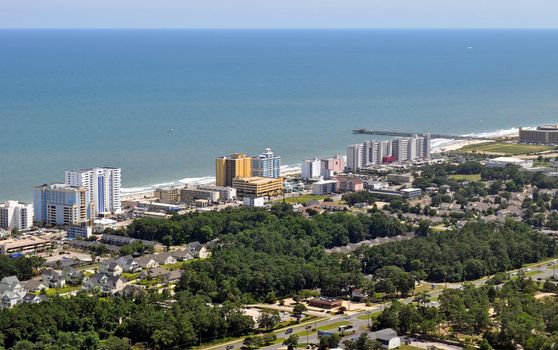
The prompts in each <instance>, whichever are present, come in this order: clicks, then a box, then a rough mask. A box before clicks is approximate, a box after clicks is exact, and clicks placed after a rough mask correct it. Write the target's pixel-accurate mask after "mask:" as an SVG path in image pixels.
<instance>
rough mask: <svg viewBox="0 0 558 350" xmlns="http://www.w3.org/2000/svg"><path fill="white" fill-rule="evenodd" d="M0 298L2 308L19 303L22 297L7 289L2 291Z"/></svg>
mask: <svg viewBox="0 0 558 350" xmlns="http://www.w3.org/2000/svg"><path fill="white" fill-rule="evenodd" d="M0 300H1V301H2V307H3V308H11V307H14V306H16V305H17V304H19V303H20V302H21V301H22V300H23V298H22V297H21V296H19V295H18V294H16V293H14V292H11V291H9V290H8V291H5V292H4V293H2V297H1V298H0Z"/></svg>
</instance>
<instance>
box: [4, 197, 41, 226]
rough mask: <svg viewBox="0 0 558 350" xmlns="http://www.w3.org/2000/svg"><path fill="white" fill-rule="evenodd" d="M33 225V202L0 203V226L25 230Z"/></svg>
mask: <svg viewBox="0 0 558 350" xmlns="http://www.w3.org/2000/svg"><path fill="white" fill-rule="evenodd" d="M31 227H33V204H29V203H20V202H17V201H7V202H5V203H2V204H0V228H1V229H4V230H26V229H28V228H31Z"/></svg>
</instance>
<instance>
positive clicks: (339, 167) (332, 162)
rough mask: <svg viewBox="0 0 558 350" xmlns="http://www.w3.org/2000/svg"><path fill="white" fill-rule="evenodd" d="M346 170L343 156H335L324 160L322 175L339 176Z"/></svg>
mask: <svg viewBox="0 0 558 350" xmlns="http://www.w3.org/2000/svg"><path fill="white" fill-rule="evenodd" d="M344 170H345V160H344V159H343V157H342V156H340V155H339V154H338V155H335V156H333V157H330V158H326V159H322V175H323V176H328V175H331V174H339V173H342V172H343V171H344Z"/></svg>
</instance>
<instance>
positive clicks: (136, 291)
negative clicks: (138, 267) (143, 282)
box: [118, 284, 144, 298]
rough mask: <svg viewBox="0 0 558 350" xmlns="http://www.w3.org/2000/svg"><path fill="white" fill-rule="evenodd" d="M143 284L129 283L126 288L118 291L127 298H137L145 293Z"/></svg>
mask: <svg viewBox="0 0 558 350" xmlns="http://www.w3.org/2000/svg"><path fill="white" fill-rule="evenodd" d="M143 289H144V287H143V286H136V285H133V284H128V285H127V286H126V287H124V289H122V290H121V291H119V292H118V294H119V295H120V296H123V297H125V298H137V297H138V296H140V295H141V294H142V293H143Z"/></svg>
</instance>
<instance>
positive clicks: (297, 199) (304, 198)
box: [278, 194, 328, 204]
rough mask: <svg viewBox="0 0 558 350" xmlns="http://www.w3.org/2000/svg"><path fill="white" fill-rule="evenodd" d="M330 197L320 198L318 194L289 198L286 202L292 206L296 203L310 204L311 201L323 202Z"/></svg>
mask: <svg viewBox="0 0 558 350" xmlns="http://www.w3.org/2000/svg"><path fill="white" fill-rule="evenodd" d="M327 197H328V196H320V195H317V194H304V195H302V196H297V197H289V198H285V202H287V203H290V204H295V203H308V202H310V201H319V200H323V199H325V198H327ZM282 201H283V200H282V199H281V200H279V201H278V202H282Z"/></svg>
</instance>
